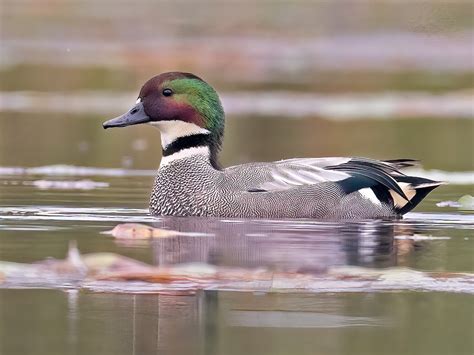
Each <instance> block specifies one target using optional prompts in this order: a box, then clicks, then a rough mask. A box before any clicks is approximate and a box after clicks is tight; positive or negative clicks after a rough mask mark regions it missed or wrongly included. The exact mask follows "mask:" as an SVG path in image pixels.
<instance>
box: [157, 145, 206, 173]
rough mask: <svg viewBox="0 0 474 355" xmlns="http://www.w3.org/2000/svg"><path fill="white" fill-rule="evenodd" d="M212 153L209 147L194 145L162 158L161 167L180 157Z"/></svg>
mask: <svg viewBox="0 0 474 355" xmlns="http://www.w3.org/2000/svg"><path fill="white" fill-rule="evenodd" d="M210 154H211V153H210V151H209V147H193V148H186V149H182V150H180V151H179V152H176V153H174V154H171V155H168V156H166V157H162V158H161V162H160V168H162V167H164V166H166V165H168V164H170V163H172V162H174V161H176V160H179V159H183V158H189V157H192V156H194V155H205V156H209V155H210Z"/></svg>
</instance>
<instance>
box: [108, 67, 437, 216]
mask: <svg viewBox="0 0 474 355" xmlns="http://www.w3.org/2000/svg"><path fill="white" fill-rule="evenodd" d="M137 124H147V125H150V126H153V127H155V128H158V130H159V131H160V134H161V144H162V159H161V162H160V166H159V168H158V171H157V173H156V177H155V181H154V185H153V188H152V192H151V197H150V204H149V211H150V214H151V215H154V216H177V217H188V216H197V217H219V218H252V219H253V218H267V219H274V218H288V219H293V218H308V219H321V220H358V219H398V218H401V217H402V216H403V215H404V214H406V213H407V212H409V211H411V210H412V209H413V208H414V207H415V206H416V205H418V204H419V203H420V201H422V200H423V199H424V198H425V197H426V195H427V194H428V193H429V192H431V191H432V190H433V189H435V188H436V187H438V186H439V185H441V184H442V182H439V181H433V180H429V179H426V178H422V177H417V176H409V175H406V174H404V173H402V172H401V169H403V168H406V167H410V166H413V165H415V164H417V161H416V160H413V159H396V160H375V159H369V158H362V157H329V158H292V159H285V160H280V161H275V162H252V163H246V164H242V165H237V166H231V167H227V168H223V167H222V166H221V164H220V163H219V160H218V155H219V152H220V150H221V147H222V141H223V136H224V124H225V114H224V109H223V107H222V104H221V101H220V99H219V96H218V94H217V92H216V90H215V89H214V88H213V87H212V86H211V85H210V84H208V83H207V82H205V81H204V80H203V79H201V78H200V77H198V76H196V75H194V74H191V73H185V72H167V73H162V74H159V75H157V76H154V77H152V78H151V79H149V80H148V81H147V82H146V83H145V84H144V85H143V86H142V88H141V90H140V93H139V95H138V99H137V101H136V103H135V105H134V106H133V107H132V108H131V109H130V110H129V111H128V112H126V113H125V114H123V115H121V116H118V117H116V118H113V119H110V120H108V121H106V122H104V123H103V128H105V129H108V128H116V127H127V126H132V125H137Z"/></svg>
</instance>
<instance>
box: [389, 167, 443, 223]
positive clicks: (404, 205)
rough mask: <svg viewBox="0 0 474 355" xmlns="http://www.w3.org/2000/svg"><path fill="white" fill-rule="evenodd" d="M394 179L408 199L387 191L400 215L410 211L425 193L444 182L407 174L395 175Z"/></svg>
mask: <svg viewBox="0 0 474 355" xmlns="http://www.w3.org/2000/svg"><path fill="white" fill-rule="evenodd" d="M395 180H396V181H397V183H398V185H399V186H400V187H401V189H402V191H403V192H404V193H405V196H406V197H407V198H408V200H406V199H404V198H403V197H402V196H400V195H399V194H397V193H396V192H394V191H391V190H390V191H389V192H390V195H391V197H392V199H393V205H394V208H395V211H397V213H399V214H401V215H403V214H405V213H407V212H410V211H411V210H412V209H413V208H415V207H416V206H417V205H418V204H419V203H420V202H421V201H422V200H423V199H424V198H425V197H426V195H428V194H429V193H430V192H431V191H433V190H434V189H435V188H437V187H438V186H440V185H443V184H444V182H441V181H433V180H429V179H425V178H421V177H417V176H408V175H403V176H397V177H395Z"/></svg>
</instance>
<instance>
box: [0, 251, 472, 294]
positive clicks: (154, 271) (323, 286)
mask: <svg viewBox="0 0 474 355" xmlns="http://www.w3.org/2000/svg"><path fill="white" fill-rule="evenodd" d="M2 279H3V282H2V281H1V280H2ZM0 287H2V288H18V287H41V288H76V289H88V290H92V291H103V292H121V293H147V292H151V293H163V292H166V293H169V292H181V291H186V292H187V293H188V294H189V292H191V293H192V292H195V291H197V290H210V289H212V290H239V291H247V292H289V291H291V292H312V293H317V292H377V291H388V290H391V291H393V290H429V291H442V292H461V293H474V274H470V273H439V272H438V273H429V272H422V271H416V270H412V269H409V268H401V267H396V268H388V269H370V268H364V267H354V266H344V267H332V268H329V269H328V270H327V271H326V272H324V273H318V274H312V273H303V272H279V271H278V272H277V271H273V270H270V269H267V268H254V269H247V268H238V267H223V266H216V265H210V264H205V263H190V264H177V265H168V266H152V265H148V264H146V263H143V262H140V261H137V260H134V259H130V258H127V257H124V256H122V255H118V254H113V253H92V254H85V255H80V254H79V251H78V250H77V248H76V246H75V245H74V244H73V245H71V246H70V251H69V255H68V257H67V258H66V259H65V260H56V259H48V260H45V261H40V262H37V263H33V264H19V263H12V262H0Z"/></svg>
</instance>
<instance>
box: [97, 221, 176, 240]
mask: <svg viewBox="0 0 474 355" xmlns="http://www.w3.org/2000/svg"><path fill="white" fill-rule="evenodd" d="M104 234H111V235H112V236H113V237H115V238H117V239H140V240H143V239H152V238H169V237H174V236H176V235H179V232H177V231H172V230H166V229H160V228H153V227H151V226H148V225H146V224H141V223H122V224H118V225H116V226H115V227H114V229H112V230H110V231H107V232H104Z"/></svg>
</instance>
